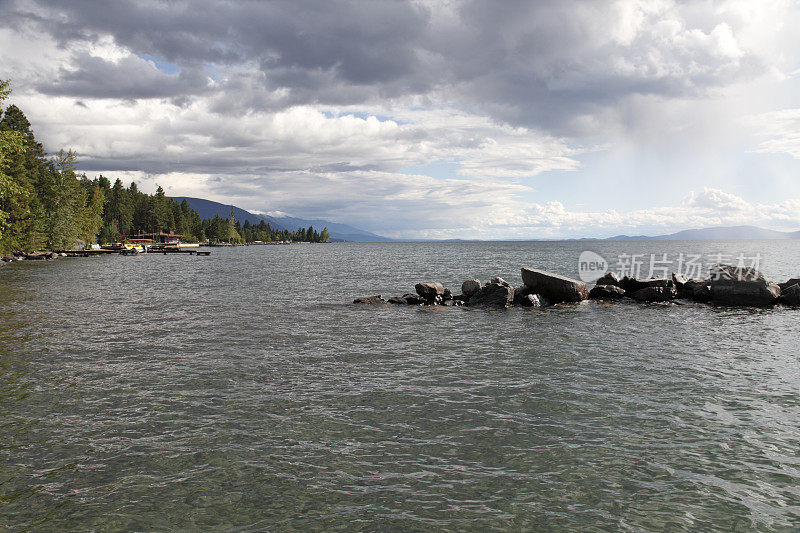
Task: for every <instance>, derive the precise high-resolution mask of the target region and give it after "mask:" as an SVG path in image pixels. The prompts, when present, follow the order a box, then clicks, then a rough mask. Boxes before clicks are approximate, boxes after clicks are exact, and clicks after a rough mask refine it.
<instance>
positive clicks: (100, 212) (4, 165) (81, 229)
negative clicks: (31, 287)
mask: <svg viewBox="0 0 800 533" xmlns="http://www.w3.org/2000/svg"><path fill="white" fill-rule="evenodd" d="M10 93H11V89H10V85H9V83H8V82H7V81H2V80H0V254H2V253H9V252H30V251H34V250H67V249H73V248H75V247H81V246H83V245H84V244H93V243H101V244H105V243H112V242H117V241H120V240H124V239H125V238H126V237H131V236H134V235H135V234H136V233H138V232H145V233H147V232H151V231H154V230H157V229H160V230H162V231H165V232H173V233H178V234H181V235H183V236H184V237H183V238H182V240H183V241H184V242H198V241H199V242H206V241H208V242H211V243H215V242H230V243H237V244H242V243H248V242H254V241H263V242H269V241H277V240H291V241H306V242H327V241H328V237H329V235H328V231H327V228H326V229H323V230H322V231H321V232H317V230H315V229H314V228H313V227H309V228H307V229H306V228H301V229H300V230H298V231H292V232H289V231H285V230H281V231H278V230H275V229H273V228H271V227H270V226H269V224H267V223H266V222H265V221H262V222H261V223H260V224H258V225H250V223H249V222H245V224H244V225H243V226H242V225H240V224H239V222H238V221H236V220H234V219H233V218H232V217H231V218H228V219H226V218H222V217H220V216H219V215H217V216H215V217H214V218H213V219H209V220H202V219H201V218H200V215H198V213H197V211H195V210H193V209H190V208H189V204H188V203H187V202H186V200H184V201H183V202H181V203H178V202H176V201H174V200H171V199H169V198H167V197H166V196H165V194H164V190H163V189H162V188H161V187H160V186H159V187H158V189H157V191H156V193H155V194H152V195H150V194H146V193H143V192H141V191H139V189H138V187H137V186H136V183H131V184H130V185H129V186H128V187H125V186H123V184H122V181H120V180H119V179H116V180H114V182H113V184H112V181H111V179H109V178H107V177H105V176H103V175H99V176H98V177H96V178H94V179H89V178H88V177H87V176H86V175H85V174H81V175H79V174H78V173H77V172H76V168H77V164H78V156H77V154H76V153H75V152H73V151H72V150H66V151H65V150H63V149H61V150H59V151H58V153H57V154H55V155H48V154H46V153H45V152H44V149H43V148H42V144H41V143H39V142H38V141H37V140H36V138H35V137H34V134H33V131H32V130H31V124H30V122H29V121H28V119H27V118H26V117H25V115H24V113H23V112H22V110H21V109H19V108H18V107H17V106H15V105H9V106H8V107H6V108H3V103H4V101H5V100H6V98H7V97H8V96H9V94H10Z"/></svg>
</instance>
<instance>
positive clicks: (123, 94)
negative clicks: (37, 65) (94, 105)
mask: <svg viewBox="0 0 800 533" xmlns="http://www.w3.org/2000/svg"><path fill="white" fill-rule="evenodd" d="M75 67H77V68H75ZM37 89H38V90H39V91H40V92H41V93H43V94H49V95H67V96H79V97H84V98H121V99H135V98H165V97H176V98H178V99H180V97H182V96H184V95H187V94H202V93H204V92H207V90H208V89H209V80H208V77H207V76H206V75H205V74H204V73H203V72H202V71H198V70H196V69H184V70H181V72H180V73H178V74H174V75H170V74H166V73H164V72H161V71H159V70H158V69H157V68H156V67H155V66H154V65H153V64H152V63H150V62H148V61H146V60H144V59H141V58H139V57H135V56H129V57H126V58H123V59H120V60H119V61H118V62H112V61H107V60H105V59H102V58H99V57H93V56H90V55H88V54H82V55H80V56H78V57H77V58H76V59H75V62H74V63H73V64H72V68H70V69H65V68H62V69H61V70H60V72H59V75H58V83H52V82H40V83H39V84H38V86H37ZM176 95H178V96H176Z"/></svg>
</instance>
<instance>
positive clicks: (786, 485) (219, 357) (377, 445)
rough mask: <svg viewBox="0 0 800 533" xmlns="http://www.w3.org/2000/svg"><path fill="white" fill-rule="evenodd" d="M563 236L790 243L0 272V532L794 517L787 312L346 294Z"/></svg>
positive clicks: (792, 364) (54, 265)
mask: <svg viewBox="0 0 800 533" xmlns="http://www.w3.org/2000/svg"><path fill="white" fill-rule="evenodd" d="M584 249H590V250H593V251H595V252H598V253H600V254H601V255H603V256H604V257H606V258H608V259H609V260H611V258H616V257H619V255H621V254H630V255H632V254H644V256H645V257H646V258H649V254H658V258H659V259H661V258H663V256H662V255H661V254H664V253H666V254H668V256H669V257H670V258H673V259H674V258H676V257H678V256H679V254H682V253H683V254H687V256H688V255H690V254H697V255H703V256H704V257H709V256H710V255H712V254H715V253H726V254H731V255H738V254H743V255H744V256H747V257H755V256H759V257H760V268H761V270H762V271H764V272H765V273H766V274H767V275H768V276H769V277H771V278H773V279H774V280H776V281H783V280H785V279H787V278H789V277H792V276H799V275H800V241H785V242H784V241H771V242H721V243H715V242H601V243H594V242H592V243H581V242H566V243H565V242H552V243H550V242H530V243H388V244H356V243H342V244H330V245H292V246H251V247H246V248H244V247H243V248H231V249H225V248H214V249H212V254H211V256H210V257H194V256H177V255H173V256H163V255H152V254H151V255H145V256H140V257H121V256H113V257H103V258H81V259H60V260H58V261H56V262H48V263H38V262H35V263H34V262H23V263H13V264H7V265H5V266H0V409H2V418H0V530H2V529H8V530H18V529H35V530H64V529H70V530H76V529H77V530H109V529H111V530H116V529H132V530H166V529H171V530H172V529H184V530H197V529H205V530H209V529H213V530H232V531H239V530H308V529H313V530H335V529H340V530H359V529H363V530H376V529H377V530H387V529H403V530H432V531H439V530H486V529H503V530H521V529H524V530H563V529H570V530H585V531H601V530H629V531H641V530H665V529H668V530H675V531H680V530H685V531H697V530H710V529H716V530H724V531H732V530H737V531H739V530H741V531H749V530H761V531H782V530H797V529H798V528H800V364H799V363H798V359H799V358H800V346H798V344H799V343H798V341H800V336H798V326H800V310H797V309H789V308H782V307H776V308H774V309H723V308H714V307H708V306H702V305H691V304H690V305H643V304H638V303H634V302H631V301H626V302H621V303H617V304H613V305H609V304H603V303H597V302H583V303H581V304H578V305H568V306H562V307H554V308H547V309H511V310H505V311H486V310H476V309H467V308H410V307H389V306H387V307H374V306H356V305H352V304H349V303H348V302H350V301H352V299H353V298H354V297H356V296H368V295H372V294H382V295H384V297H388V296H392V295H399V294H403V293H404V292H409V291H413V286H414V284H415V283H417V282H419V281H426V280H429V281H431V280H438V281H441V282H443V283H444V284H445V286H449V287H451V288H453V289H455V291H454V292H458V291H457V289H458V288H459V287H460V285H461V281H463V280H465V279H470V278H480V279H482V280H484V281H485V280H487V279H488V278H490V277H492V276H496V275H499V276H502V277H504V278H506V279H507V280H508V281H510V282H511V283H512V284H514V285H519V284H520V283H521V279H520V273H519V268H520V267H522V266H530V267H536V268H542V269H545V270H550V271H555V272H558V273H561V274H565V275H569V276H573V277H574V276H576V275H577V259H578V256H579V254H580V252H581V251H582V250H584ZM643 274H646V272H643Z"/></svg>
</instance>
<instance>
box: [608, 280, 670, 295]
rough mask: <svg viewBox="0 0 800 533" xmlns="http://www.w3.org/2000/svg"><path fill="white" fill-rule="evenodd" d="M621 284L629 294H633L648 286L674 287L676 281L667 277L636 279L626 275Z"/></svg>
mask: <svg viewBox="0 0 800 533" xmlns="http://www.w3.org/2000/svg"><path fill="white" fill-rule="evenodd" d="M619 283H620V284H619V286H620V287H622V288H623V289H625V292H627V293H628V294H633V293H635V292H637V291H640V290H642V289H647V288H648V287H674V286H675V282H674V281H672V280H671V279H667V278H651V279H636V278H629V277H628V276H625V277H624V278H622V279H621V280H620V282H619Z"/></svg>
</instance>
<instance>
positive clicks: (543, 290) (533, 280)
mask: <svg viewBox="0 0 800 533" xmlns="http://www.w3.org/2000/svg"><path fill="white" fill-rule="evenodd" d="M522 282H523V283H525V286H526V287H527V288H528V289H529V293H530V294H540V295H542V296H544V297H545V298H546V299H547V300H549V301H551V302H553V303H557V302H580V301H581V300H585V299H587V298H588V297H589V291H588V290H587V289H586V284H585V283H584V282H582V281H578V280H576V279H570V278H567V277H565V276H560V275H558V274H553V273H551V272H545V271H543V270H536V269H534V268H523V269H522Z"/></svg>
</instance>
